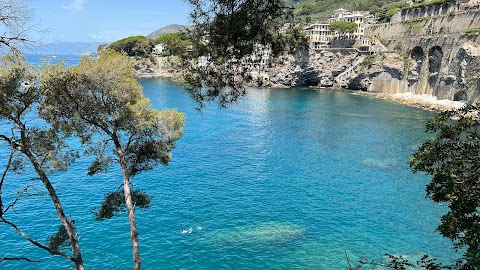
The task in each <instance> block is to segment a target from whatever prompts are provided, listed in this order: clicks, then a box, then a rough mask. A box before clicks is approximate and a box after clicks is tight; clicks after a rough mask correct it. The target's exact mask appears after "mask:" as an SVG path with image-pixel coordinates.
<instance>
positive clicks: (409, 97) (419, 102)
mask: <svg viewBox="0 0 480 270" xmlns="http://www.w3.org/2000/svg"><path fill="white" fill-rule="evenodd" d="M136 77H137V78H160V79H169V80H174V81H178V76H175V74H173V73H170V72H156V73H140V74H136ZM269 88H272V89H275V88H306V87H287V86H280V85H275V86H271V87H269ZM307 88H309V89H312V90H317V91H321V90H328V91H348V92H352V93H353V94H356V95H364V96H373V97H375V98H378V99H383V100H388V101H393V102H396V103H400V104H404V105H407V106H410V107H414V108H420V109H423V110H427V111H434V112H443V111H448V110H455V109H459V108H461V107H463V106H464V105H465V103H464V102H460V101H452V100H448V99H437V97H435V96H431V95H417V94H413V93H411V92H406V93H395V94H386V93H376V92H368V91H359V90H350V89H344V88H335V87H325V88H316V87H307Z"/></svg>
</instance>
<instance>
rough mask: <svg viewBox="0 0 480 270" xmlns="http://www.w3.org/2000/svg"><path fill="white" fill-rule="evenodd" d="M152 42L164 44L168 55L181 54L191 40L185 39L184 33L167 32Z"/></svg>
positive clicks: (190, 43)
mask: <svg viewBox="0 0 480 270" xmlns="http://www.w3.org/2000/svg"><path fill="white" fill-rule="evenodd" d="M153 44H155V45H157V44H164V45H165V46H166V47H167V50H168V53H169V54H170V55H181V54H183V53H185V50H186V49H187V48H188V46H190V45H192V42H191V41H190V40H188V39H187V37H186V35H185V34H184V33H181V32H178V33H168V34H165V35H162V36H160V37H158V38H157V39H155V40H154V41H153Z"/></svg>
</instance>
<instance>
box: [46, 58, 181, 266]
mask: <svg viewBox="0 0 480 270" xmlns="http://www.w3.org/2000/svg"><path fill="white" fill-rule="evenodd" d="M41 86H42V93H43V94H44V96H45V102H44V106H42V108H41V110H40V115H42V116H43V117H44V118H45V119H46V120H47V121H48V122H49V123H50V124H51V125H52V126H53V127H55V128H56V129H58V130H62V131H63V132H65V133H67V134H74V135H76V136H78V137H79V138H80V139H81V142H82V144H86V145H88V147H89V152H90V153H92V154H94V155H95V160H94V161H93V163H92V164H91V165H90V167H89V169H88V174H89V175H94V174H96V173H101V172H106V171H107V170H108V169H109V168H110V167H111V166H112V165H113V164H114V162H115V161H116V162H117V163H118V165H120V169H121V171H122V174H123V182H122V183H117V186H118V184H121V187H123V191H124V192H123V193H124V194H123V196H118V192H117V191H114V192H113V193H111V196H109V195H107V196H106V197H105V203H104V205H102V207H100V208H99V209H98V213H100V216H99V215H97V216H96V218H97V219H98V220H102V219H103V218H110V217H113V216H115V214H116V213H117V212H119V211H120V212H122V211H124V210H125V209H126V211H127V213H128V219H129V222H130V237H131V242H132V253H133V257H134V269H140V264H141V258H140V249H139V241H138V232H137V227H136V220H135V213H134V210H135V206H142V205H135V204H134V202H139V201H143V202H145V204H143V205H144V206H146V207H147V206H148V204H149V198H148V197H147V196H146V195H145V193H142V192H136V191H132V189H131V188H132V184H131V177H133V176H135V175H137V174H139V173H140V172H142V171H147V170H152V169H154V168H155V167H156V166H157V165H160V164H163V165H167V164H168V162H169V161H170V159H171V151H172V150H173V149H174V146H175V145H174V143H175V141H176V140H178V139H180V137H181V136H182V134H183V123H184V121H185V116H184V115H183V114H181V113H178V112H177V111H176V110H171V109H164V110H162V111H158V110H156V109H154V108H152V106H151V104H150V101H149V100H148V99H147V98H145V97H144V96H143V94H142V88H141V86H140V84H139V83H138V81H137V80H136V78H135V77H134V69H133V65H132V63H131V62H130V61H129V59H128V58H127V57H126V55H124V54H119V53H117V52H114V51H113V50H105V51H102V52H101V53H100V56H99V58H98V59H95V60H92V59H89V58H87V57H84V58H82V60H81V62H80V64H79V65H78V66H71V67H65V66H64V65H63V64H62V63H59V64H57V65H55V66H52V67H49V68H47V69H46V70H45V72H44V74H43V77H42V83H41ZM105 204H106V205H107V206H106V207H104V206H105ZM123 205H124V206H125V207H123Z"/></svg>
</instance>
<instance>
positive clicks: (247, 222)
mask: <svg viewBox="0 0 480 270" xmlns="http://www.w3.org/2000/svg"><path fill="white" fill-rule="evenodd" d="M139 81H140V83H141V84H142V86H143V88H144V93H145V95H146V96H147V97H148V98H150V100H151V102H152V104H153V106H154V107H155V108H157V109H162V108H167V107H168V108H177V109H178V110H179V111H182V112H185V114H186V117H187V120H186V123H185V133H184V136H183V137H182V139H181V140H180V141H178V142H177V143H176V149H175V150H174V152H173V158H172V161H171V162H170V164H169V165H168V166H166V167H165V166H160V167H157V168H155V170H153V171H149V172H146V173H142V174H140V175H138V176H136V177H135V178H134V180H133V183H134V187H135V188H136V189H142V190H144V191H146V192H148V193H149V194H151V195H152V196H153V201H152V204H151V208H150V209H148V210H144V211H143V210H137V211H136V217H137V225H138V230H139V233H140V236H139V238H140V251H141V256H142V260H143V262H142V266H143V268H144V269H346V267H347V265H348V263H347V259H346V255H345V254H348V258H349V260H350V261H351V262H354V261H356V260H358V259H359V258H361V257H362V256H368V258H369V259H372V260H377V261H380V262H381V261H382V258H383V255H384V254H385V253H389V254H404V255H407V256H412V257H415V256H419V255H420V254H425V253H426V254H430V255H432V256H434V257H436V258H439V259H440V260H442V261H447V262H448V261H451V260H452V259H453V258H454V257H455V256H456V254H455V253H454V252H453V251H452V249H451V243H450V242H449V241H448V240H447V239H444V238H442V237H441V236H440V235H439V234H438V233H437V232H436V231H435V228H436V226H437V225H438V224H439V222H440V216H441V215H442V214H443V213H445V211H446V209H445V206H442V205H438V204H435V203H433V202H431V201H430V200H428V199H426V198H425V185H426V184H427V183H428V181H429V179H428V177H426V176H424V175H415V174H413V173H412V172H411V170H410V168H409V166H408V164H407V162H408V159H409V158H410V156H411V155H412V153H413V152H415V150H416V149H417V148H418V147H419V146H420V145H421V144H422V143H423V142H424V141H425V140H427V139H428V138H430V137H431V135H429V134H425V133H424V130H425V128H424V126H425V123H426V121H427V120H428V119H430V118H431V117H433V116H435V114H434V113H432V112H427V111H423V110H419V109H415V108H411V107H406V106H403V105H399V104H395V103H392V102H388V101H384V100H377V99H374V98H372V97H367V96H359V95H355V94H354V93H351V92H339V91H317V90H310V89H248V91H247V96H246V97H245V98H243V99H242V100H241V101H239V102H238V103H237V104H233V105H231V106H229V107H228V108H227V109H220V108H219V107H217V106H215V105H209V106H207V108H206V109H205V110H203V111H202V112H198V111H197V110H195V107H196V104H194V103H193V102H192V101H191V100H190V99H189V97H188V95H187V94H186V93H185V92H184V91H183V90H182V88H181V86H180V85H178V84H176V83H174V82H172V81H169V80H164V79H140V80H139ZM5 128H6V127H5V126H2V131H4V130H5ZM71 145H72V146H73V147H76V148H77V150H81V149H79V148H78V147H79V146H78V143H77V142H76V140H72V141H71ZM5 148H6V146H4V145H3V146H2V149H5ZM0 158H1V162H2V163H1V164H2V165H4V163H5V159H6V152H5V151H4V150H2V152H0ZM90 161H91V159H89V158H87V157H83V158H81V159H80V160H78V161H77V162H76V163H75V164H74V165H72V166H71V167H70V168H69V170H68V171H67V172H65V173H57V174H54V175H51V176H50V177H51V179H52V182H53V184H54V186H55V187H56V189H57V192H58V194H59V196H60V199H61V201H62V203H63V205H64V209H65V211H66V213H67V214H68V216H71V218H73V219H75V224H76V227H77V230H78V235H79V239H80V245H81V248H82V252H83V256H84V261H85V266H86V269H131V268H132V255H131V245H130V237H129V224H128V219H127V217H126V215H125V214H121V215H120V216H118V217H114V218H112V219H110V220H106V221H102V222H98V221H95V220H94V218H93V215H92V210H93V209H94V208H95V207H98V206H99V204H100V203H101V201H102V198H103V195H104V194H105V193H107V192H111V191H114V190H116V189H117V188H119V186H120V184H121V183H122V176H121V173H120V168H119V167H118V166H115V167H113V168H112V169H111V170H110V171H109V172H108V173H106V174H100V175H97V176H94V177H89V176H87V170H86V168H87V166H88V164H89V162H90ZM34 177H35V175H34V174H31V173H28V168H27V173H26V174H25V175H14V174H10V175H9V176H8V178H7V180H6V183H5V185H4V188H3V189H4V190H5V191H7V190H9V191H10V192H9V195H7V196H10V198H12V197H14V192H12V191H16V190H17V189H20V188H22V187H23V186H24V185H25V184H29V183H35V182H38V181H32V180H30V178H34ZM35 185H36V186H37V187H38V190H36V192H37V193H44V192H45V190H44V189H43V190H42V186H41V185H38V184H35ZM16 210H17V213H16V214H13V212H12V213H11V214H10V215H9V216H8V217H9V218H10V219H11V220H14V221H16V222H17V223H18V225H19V226H20V228H22V229H23V230H24V231H26V232H27V233H28V234H29V235H30V236H31V237H32V238H35V239H37V240H38V241H40V242H42V243H45V239H46V237H47V236H48V235H51V234H53V233H54V232H55V231H56V229H57V227H58V225H59V224H60V223H59V221H58V219H57V218H56V213H55V211H54V210H53V206H52V202H51V200H50V199H49V198H48V197H41V196H40V197H39V196H34V197H31V198H28V199H22V200H21V201H20V202H19V203H18V206H17V207H16ZM3 256H21V257H29V258H31V259H41V260H42V262H40V263H25V262H6V263H1V264H0V269H69V267H71V265H72V263H71V262H69V261H68V260H66V259H64V258H61V257H51V256H50V255H49V254H48V253H47V252H45V251H43V250H40V249H38V248H36V247H33V246H32V245H31V244H29V243H27V242H26V241H25V240H23V239H22V238H21V237H19V236H18V235H17V234H16V232H15V231H14V230H13V229H11V228H10V227H8V226H7V225H5V224H0V257H3Z"/></svg>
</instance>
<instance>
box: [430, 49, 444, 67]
mask: <svg viewBox="0 0 480 270" xmlns="http://www.w3.org/2000/svg"><path fill="white" fill-rule="evenodd" d="M442 58H443V50H442V47H440V46H438V45H435V46H432V47H431V48H430V49H429V50H428V70H429V71H430V73H434V72H439V71H440V67H441V66H442Z"/></svg>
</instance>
